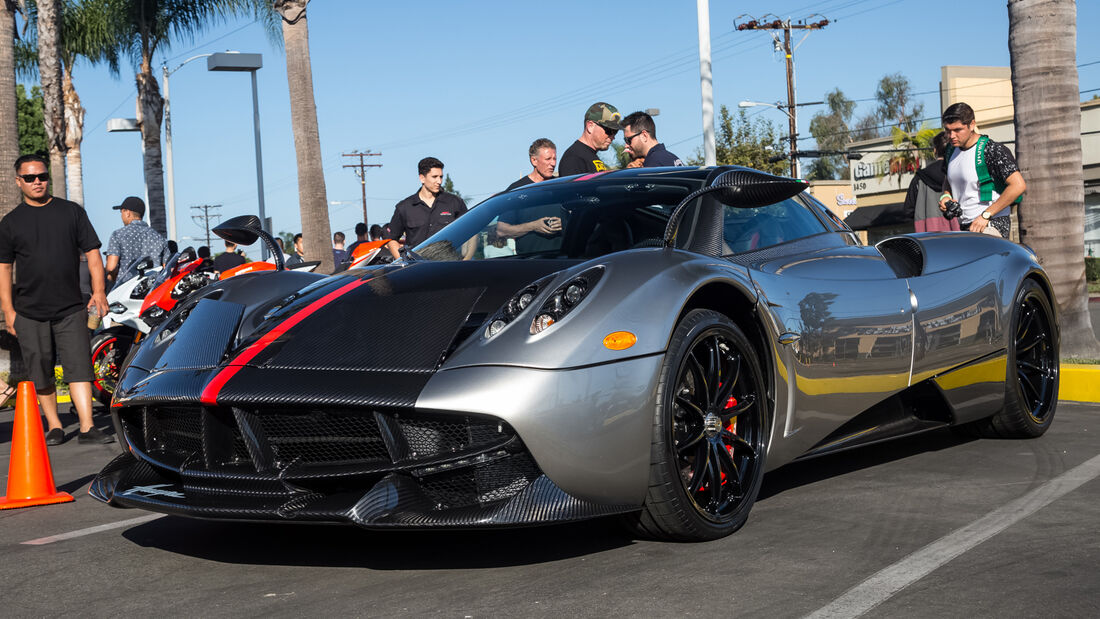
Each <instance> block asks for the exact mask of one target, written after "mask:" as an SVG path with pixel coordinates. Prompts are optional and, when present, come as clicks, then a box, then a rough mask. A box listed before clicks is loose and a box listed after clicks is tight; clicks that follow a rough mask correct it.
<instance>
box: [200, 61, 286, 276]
mask: <svg viewBox="0 0 1100 619" xmlns="http://www.w3.org/2000/svg"><path fill="white" fill-rule="evenodd" d="M263 66H264V62H263V56H261V55H260V54H242V53H240V52H224V53H217V54H210V56H209V58H207V60H206V69H207V70H208V71H248V72H249V73H251V74H252V130H253V133H254V134H255V140H256V198H257V205H258V206H259V211H260V225H261V226H263V227H264V228H265V229H266V228H267V227H268V225H267V214H266V213H265V209H264V164H263V153H262V152H261V149H260V98H259V94H258V93H257V89H256V71H259V70H260V69H261V68H263ZM267 232H268V233H270V232H271V231H270V230H267ZM260 255H261V257H262V258H263V259H264V260H267V245H261V246H260Z"/></svg>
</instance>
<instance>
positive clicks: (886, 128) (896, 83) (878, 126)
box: [852, 73, 924, 140]
mask: <svg viewBox="0 0 1100 619" xmlns="http://www.w3.org/2000/svg"><path fill="white" fill-rule="evenodd" d="M913 97H914V93H913V87H912V86H911V85H910V84H909V78H907V77H905V76H904V75H902V74H901V73H891V74H889V75H884V76H882V79H880V80H879V81H878V87H877V88H876V89H875V101H877V102H878V105H877V106H876V107H875V109H874V110H873V111H872V112H870V113H868V114H867V115H865V116H863V117H862V118H860V119H859V121H858V122H857V123H856V131H855V132H854V134H853V136H852V139H853V140H866V139H869V138H876V137H878V138H884V137H888V136H890V135H891V134H892V129H893V128H894V127H898V128H900V129H901V130H902V131H904V132H906V133H913V132H915V131H917V125H918V123H919V122H920V117H921V114H923V113H924V104H923V103H920V102H917V101H914V100H913Z"/></svg>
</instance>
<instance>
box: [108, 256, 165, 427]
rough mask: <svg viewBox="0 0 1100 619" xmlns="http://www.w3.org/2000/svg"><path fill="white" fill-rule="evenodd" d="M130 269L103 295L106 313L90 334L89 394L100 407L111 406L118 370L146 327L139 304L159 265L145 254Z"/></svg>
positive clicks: (148, 288)
mask: <svg viewBox="0 0 1100 619" xmlns="http://www.w3.org/2000/svg"><path fill="white" fill-rule="evenodd" d="M134 269H135V270H136V271H137V272H138V274H137V275H135V276H134V277H131V278H130V279H128V280H126V281H124V282H122V283H121V284H119V285H117V286H115V287H114V289H112V290H111V292H110V293H108V294H107V306H108V312H107V315H106V316H104V317H103V325H102V326H101V327H100V330H99V331H97V332H96V333H95V335H93V336H92V372H93V375H94V379H93V381H92V395H93V396H94V397H95V399H96V400H98V401H99V402H101V403H102V404H103V405H104V406H110V405H111V396H112V394H113V393H114V391H115V385H116V383H117V382H118V375H119V370H121V365H122V361H123V359H125V358H126V354H127V353H128V352H130V347H131V346H133V344H134V342H135V341H137V340H139V339H140V338H141V337H142V336H144V335H146V334H148V333H149V329H150V327H149V325H148V324H146V322H145V321H144V320H142V319H141V316H140V312H141V303H142V301H143V300H144V299H145V295H147V294H149V291H151V290H152V289H153V282H154V280H155V279H156V278H157V275H158V274H159V272H160V270H161V267H159V266H155V265H154V263H153V259H152V258H149V257H145V258H142V259H141V260H138V261H137V263H136V264H135V265H134Z"/></svg>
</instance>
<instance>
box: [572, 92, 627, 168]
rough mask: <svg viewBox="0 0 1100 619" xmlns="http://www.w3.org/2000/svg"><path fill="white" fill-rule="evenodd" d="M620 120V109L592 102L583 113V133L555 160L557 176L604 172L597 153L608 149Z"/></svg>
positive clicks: (617, 130)
mask: <svg viewBox="0 0 1100 619" xmlns="http://www.w3.org/2000/svg"><path fill="white" fill-rule="evenodd" d="M621 118H622V115H621V114H619V110H617V109H615V106H613V105H611V104H610V103H604V102H602V101H600V102H598V103H593V104H592V106H591V107H589V108H588V111H587V112H585V114H584V132H583V133H581V137H580V138H579V139H577V141H576V142H573V145H572V146H570V147H569V148H567V149H565V152H564V153H563V154H562V156H561V159H560V160H558V174H559V175H560V176H571V175H573V174H592V173H595V172H605V171H607V169H608V167H607V165H606V164H605V163H604V162H603V160H601V159H600V156H599V154H597V153H598V151H605V150H607V149H608V148H610V147H611V140H613V139H615V134H616V133H618V132H619V129H621V128H622V127H620V126H619V120H620V119H621Z"/></svg>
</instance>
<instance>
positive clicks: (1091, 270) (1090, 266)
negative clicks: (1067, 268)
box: [1085, 256, 1100, 282]
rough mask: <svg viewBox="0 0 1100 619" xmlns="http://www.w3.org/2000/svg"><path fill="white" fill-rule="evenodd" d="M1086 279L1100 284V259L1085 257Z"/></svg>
mask: <svg viewBox="0 0 1100 619" xmlns="http://www.w3.org/2000/svg"><path fill="white" fill-rule="evenodd" d="M1085 279H1087V280H1088V281H1090V282H1100V258H1098V257H1091V258H1090V257H1088V256H1086V257H1085Z"/></svg>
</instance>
